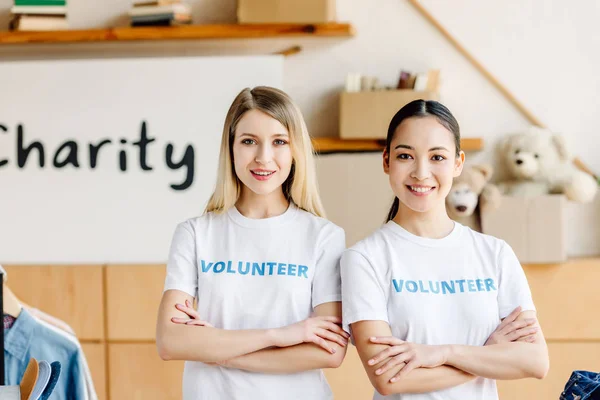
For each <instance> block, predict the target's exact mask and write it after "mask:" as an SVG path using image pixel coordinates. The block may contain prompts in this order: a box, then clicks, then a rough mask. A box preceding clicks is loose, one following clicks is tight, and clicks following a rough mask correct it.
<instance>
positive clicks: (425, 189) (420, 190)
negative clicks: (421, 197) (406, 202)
mask: <svg viewBox="0 0 600 400" xmlns="http://www.w3.org/2000/svg"><path fill="white" fill-rule="evenodd" d="M410 190H412V191H413V192H418V193H425V192H429V191H430V190H431V188H430V187H417V186H410Z"/></svg>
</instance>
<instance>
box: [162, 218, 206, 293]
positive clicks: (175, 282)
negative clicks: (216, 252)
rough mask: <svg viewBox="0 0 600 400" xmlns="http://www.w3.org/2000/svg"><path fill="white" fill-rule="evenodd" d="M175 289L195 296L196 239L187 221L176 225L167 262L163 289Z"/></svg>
mask: <svg viewBox="0 0 600 400" xmlns="http://www.w3.org/2000/svg"><path fill="white" fill-rule="evenodd" d="M170 289H176V290H181V291H182V292H185V293H187V294H189V295H190V296H194V297H195V296H196V292H197V290H198V267H197V263H196V241H195V237H194V232H193V231H192V228H191V227H190V226H189V223H186V222H183V223H181V224H179V225H177V228H176V229H175V233H174V234H173V240H172V241H171V249H170V251H169V261H168V262H167V277H166V279H165V287H164V291H167V290H170Z"/></svg>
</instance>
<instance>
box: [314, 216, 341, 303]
mask: <svg viewBox="0 0 600 400" xmlns="http://www.w3.org/2000/svg"><path fill="white" fill-rule="evenodd" d="M319 248H320V251H319V256H318V258H317V263H316V266H315V275H314V278H313V282H312V307H313V309H314V308H315V307H317V306H318V305H319V304H323V303H330V302H332V301H342V283H341V278H340V257H341V256H342V252H343V251H344V249H345V248H346V235H345V233H344V230H343V229H342V228H340V227H338V226H335V229H334V230H333V231H332V232H331V233H329V234H328V235H327V237H326V238H325V239H324V240H323V241H322V243H320V245H319Z"/></svg>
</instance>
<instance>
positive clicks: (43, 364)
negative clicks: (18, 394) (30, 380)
mask: <svg viewBox="0 0 600 400" xmlns="http://www.w3.org/2000/svg"><path fill="white" fill-rule="evenodd" d="M39 369H40V371H39V374H38V378H37V382H36V383H35V386H34V387H33V391H32V392H31V394H30V395H29V400H38V399H39V398H40V396H41V395H42V393H43V392H44V389H46V386H47V385H48V381H49V380H50V373H51V372H52V368H51V367H50V364H48V361H45V360H40V361H39Z"/></svg>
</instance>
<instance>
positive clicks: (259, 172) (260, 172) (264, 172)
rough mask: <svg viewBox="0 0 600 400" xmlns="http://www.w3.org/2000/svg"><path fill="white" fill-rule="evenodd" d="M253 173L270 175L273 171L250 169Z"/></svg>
mask: <svg viewBox="0 0 600 400" xmlns="http://www.w3.org/2000/svg"><path fill="white" fill-rule="evenodd" d="M252 172H253V173H254V174H256V175H260V176H267V175H271V174H272V173H273V172H274V171H271V172H267V171H252Z"/></svg>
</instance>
